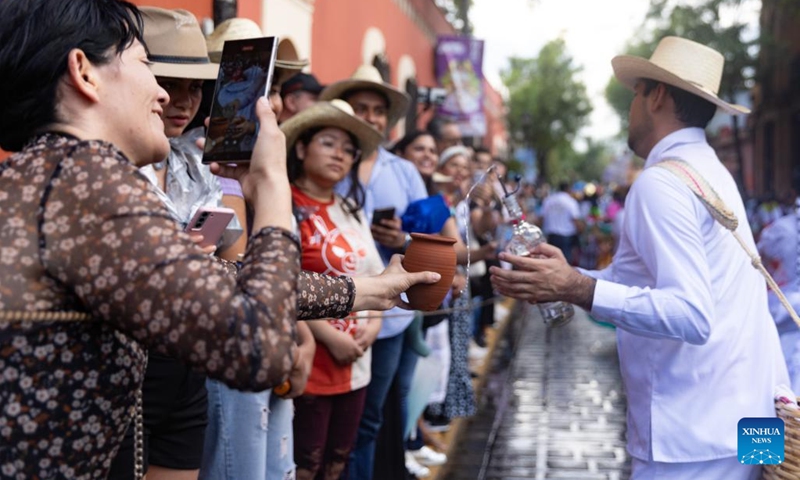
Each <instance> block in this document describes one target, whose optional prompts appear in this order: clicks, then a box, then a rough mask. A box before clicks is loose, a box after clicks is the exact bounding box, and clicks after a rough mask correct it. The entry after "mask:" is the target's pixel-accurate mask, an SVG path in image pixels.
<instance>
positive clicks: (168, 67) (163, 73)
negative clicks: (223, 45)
mask: <svg viewBox="0 0 800 480" xmlns="http://www.w3.org/2000/svg"><path fill="white" fill-rule="evenodd" d="M150 71H151V72H153V75H155V76H156V77H171V78H188V79H197V80H216V79H217V75H218V74H219V65H218V64H216V63H162V62H153V63H152V64H150Z"/></svg>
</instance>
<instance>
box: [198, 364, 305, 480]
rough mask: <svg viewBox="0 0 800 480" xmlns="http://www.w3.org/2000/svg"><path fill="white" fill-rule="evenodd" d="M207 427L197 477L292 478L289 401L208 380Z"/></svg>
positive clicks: (291, 411) (221, 479) (216, 479)
mask: <svg viewBox="0 0 800 480" xmlns="http://www.w3.org/2000/svg"><path fill="white" fill-rule="evenodd" d="M206 387H207V388H208V429H207V431H206V442H205V448H204V449H203V465H202V467H201V468H200V479H201V480H225V479H229V478H247V479H254V480H261V479H264V480H284V479H286V478H294V471H295V466H294V443H293V442H294V437H293V433H292V419H293V417H294V405H293V402H292V400H284V399H282V398H280V397H278V396H276V395H272V392H271V391H270V390H267V391H265V392H258V393H252V392H240V391H238V390H232V389H230V388H228V387H226V386H225V385H224V384H222V383H220V382H216V381H213V380H208V382H207V383H206Z"/></svg>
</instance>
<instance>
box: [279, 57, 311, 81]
mask: <svg viewBox="0 0 800 480" xmlns="http://www.w3.org/2000/svg"><path fill="white" fill-rule="evenodd" d="M292 63H295V62H286V61H282V60H276V61H275V73H274V75H273V76H274V77H275V81H274V82H273V83H278V84H281V83H283V82H285V81H286V80H289V79H290V78H292V77H293V76H295V75H296V74H297V73H299V72H300V71H302V70H303V67H304V65H303V66H300V65H291V64H292ZM306 64H308V62H306Z"/></svg>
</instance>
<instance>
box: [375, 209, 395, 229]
mask: <svg viewBox="0 0 800 480" xmlns="http://www.w3.org/2000/svg"><path fill="white" fill-rule="evenodd" d="M393 218H394V208H378V209H375V210H373V211H372V224H373V225H381V220H391V219H393Z"/></svg>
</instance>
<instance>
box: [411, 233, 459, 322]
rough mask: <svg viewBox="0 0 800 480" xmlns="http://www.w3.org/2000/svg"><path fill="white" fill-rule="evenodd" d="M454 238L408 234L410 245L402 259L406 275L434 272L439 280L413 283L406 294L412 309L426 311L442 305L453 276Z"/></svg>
mask: <svg viewBox="0 0 800 480" xmlns="http://www.w3.org/2000/svg"><path fill="white" fill-rule="evenodd" d="M455 243H456V240H455V239H454V238H450V237H443V236H441V235H428V234H426V233H412V234H411V243H410V244H409V246H408V248H407V249H406V254H405V257H404V258H403V268H405V269H406V271H409V272H436V273H438V274H440V275H441V276H442V278H441V279H440V280H439V281H438V282H436V283H433V284H427V285H423V284H417V285H414V286H413V287H411V288H409V289H408V291H407V292H406V295H408V303H409V304H410V305H411V308H413V309H414V310H423V311H426V312H430V311H431V310H436V309H437V308H438V307H439V305H441V304H442V300H444V297H445V296H446V295H447V292H448V291H449V290H450V286H451V285H452V284H453V277H454V276H455V274H456V251H455V248H453V245H454V244H455Z"/></svg>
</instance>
